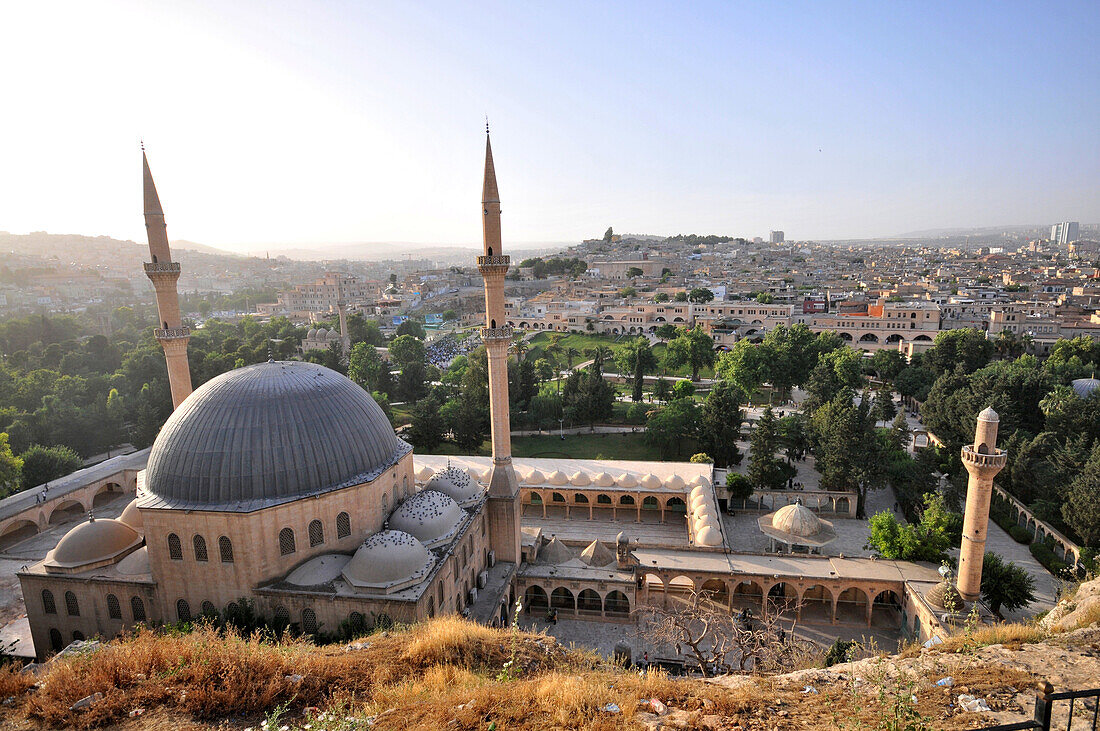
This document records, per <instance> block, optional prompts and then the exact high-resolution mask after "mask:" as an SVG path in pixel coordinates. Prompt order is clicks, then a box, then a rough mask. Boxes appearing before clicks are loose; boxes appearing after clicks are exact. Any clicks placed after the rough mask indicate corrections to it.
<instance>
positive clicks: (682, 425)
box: [645, 399, 698, 458]
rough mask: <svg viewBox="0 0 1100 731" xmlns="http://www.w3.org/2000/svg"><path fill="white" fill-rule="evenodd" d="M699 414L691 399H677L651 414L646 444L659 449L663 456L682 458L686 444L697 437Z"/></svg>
mask: <svg viewBox="0 0 1100 731" xmlns="http://www.w3.org/2000/svg"><path fill="white" fill-rule="evenodd" d="M697 412H698V407H697V406H696V405H695V402H694V401H693V400H691V399H677V400H675V401H672V402H670V403H669V404H668V405H667V406H665V407H663V408H660V409H657V410H656V411H653V412H651V413H650V415H649V419H648V420H647V421H646V428H645V440H646V443H648V444H650V445H652V446H654V447H657V448H659V449H660V450H661V454H662V456H666V457H667V456H669V455H672V456H674V457H677V458H680V457H681V455H682V454H683V453H684V444H685V442H686V441H687V440H688V439H691V438H692V437H694V436H695V433H696V432H695V425H696V422H697V420H698V414H697Z"/></svg>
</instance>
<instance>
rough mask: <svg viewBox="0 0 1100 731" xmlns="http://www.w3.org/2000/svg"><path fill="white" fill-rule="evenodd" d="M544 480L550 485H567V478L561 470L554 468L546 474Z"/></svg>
mask: <svg viewBox="0 0 1100 731" xmlns="http://www.w3.org/2000/svg"><path fill="white" fill-rule="evenodd" d="M546 481H547V482H548V483H550V484H551V485H568V484H569V478H568V477H567V476H566V474H565V473H564V472H562V471H561V470H554V471H553V472H551V473H550V474H548V475H547V476H546Z"/></svg>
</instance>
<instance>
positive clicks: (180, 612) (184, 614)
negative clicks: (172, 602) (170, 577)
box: [176, 599, 191, 622]
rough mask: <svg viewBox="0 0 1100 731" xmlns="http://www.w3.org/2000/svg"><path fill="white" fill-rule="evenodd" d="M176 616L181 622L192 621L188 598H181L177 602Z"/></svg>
mask: <svg viewBox="0 0 1100 731" xmlns="http://www.w3.org/2000/svg"><path fill="white" fill-rule="evenodd" d="M176 617H178V618H179V621H181V622H190V621H191V605H190V604H188V603H187V600H186V599H180V600H179V601H178V602H176Z"/></svg>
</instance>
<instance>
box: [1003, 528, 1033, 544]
mask: <svg viewBox="0 0 1100 731" xmlns="http://www.w3.org/2000/svg"><path fill="white" fill-rule="evenodd" d="M1007 530H1008V534H1009V535H1010V536H1012V540H1014V541H1016V542H1017V543H1023V544H1024V545H1025V546H1026V545H1027V544H1029V543H1031V533H1030V532H1028V530H1027V528H1024V527H1023V526H1021V525H1010V526H1008V528H1007Z"/></svg>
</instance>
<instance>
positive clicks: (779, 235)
mask: <svg viewBox="0 0 1100 731" xmlns="http://www.w3.org/2000/svg"><path fill="white" fill-rule="evenodd" d="M785 240H786V239H785V238H784V237H783V232H782V231H772V232H771V233H770V234H768V241H770V242H771V243H773V244H782V243H783V242H784V241H785Z"/></svg>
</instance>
